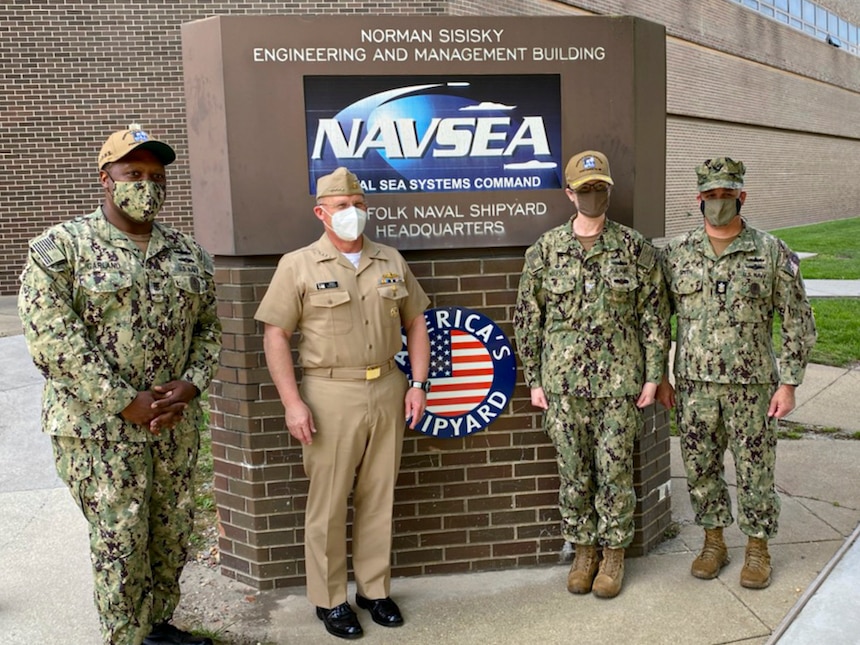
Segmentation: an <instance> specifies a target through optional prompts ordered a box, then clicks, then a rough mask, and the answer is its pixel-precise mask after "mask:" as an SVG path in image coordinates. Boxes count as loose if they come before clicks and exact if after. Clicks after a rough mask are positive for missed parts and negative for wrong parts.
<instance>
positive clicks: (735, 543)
mask: <svg viewBox="0 0 860 645" xmlns="http://www.w3.org/2000/svg"><path fill="white" fill-rule="evenodd" d="M2 336H6V337H2ZM858 377H860V373H858V371H855V370H845V369H838V368H830V367H823V366H818V365H810V366H809V369H808V372H807V378H806V381H805V382H804V384H803V385H802V386H801V387H800V388H799V389H798V392H797V394H798V408H797V410H795V412H793V413H792V415H791V416H790V417H789V418H790V420H792V421H798V422H800V423H809V424H814V425H819V426H831V427H834V428H840V429H841V430H842V431H844V432H848V433H853V432H860V387H858V386H860V382H858ZM41 383H42V379H41V376H40V375H39V374H38V372H36V370H35V368H34V367H33V365H32V363H31V361H30V358H29V355H28V353H27V350H26V347H25V345H24V342H23V337H22V336H20V324H19V323H18V320H17V316H16V315H15V308H14V298H12V297H0V445H2V449H0V518H2V519H1V520H0V522H2V524H0V526H2V527H3V531H2V532H0V553H2V555H3V556H4V561H5V562H6V563H7V564H6V566H5V567H4V572H3V573H2V575H0V644H8V645H20V644H22V643H36V642H39V643H41V642H49V643H85V644H88V643H92V644H97V643H99V642H100V639H99V633H98V622H97V618H96V613H95V609H94V607H93V604H92V579H91V573H90V562H89V557H88V538H87V531H86V525H85V523H84V520H83V518H82V517H81V516H80V513H79V512H78V510H77V509H76V507H75V506H74V503H73V502H72V499H71V497H70V496H69V494H68V491H67V490H66V489H65V487H64V486H63V485H62V484H61V483H60V482H59V480H58V479H57V477H56V475H55V473H54V469H53V463H52V459H51V455H50V445H49V441H48V438H47V437H46V436H45V435H43V434H42V433H41V432H40V430H39V398H40V393H41ZM671 460H672V461H671V464H672V466H671V476H672V481H671V486H672V488H671V494H672V495H671V500H672V514H673V519H674V521H675V522H677V524H678V529H679V531H678V534H677V536H675V537H673V538H671V539H669V540H667V541H666V542H664V543H662V544H661V545H660V546H659V547H658V548H657V549H655V550H654V551H653V552H652V553H650V554H648V555H647V556H644V557H640V558H631V559H629V560H628V561H627V567H626V569H627V571H626V576H625V585H624V590H623V591H622V593H621V595H619V596H618V598H616V599H614V600H611V601H603V600H599V599H597V598H594V597H592V596H584V597H579V596H572V595H571V594H569V593H568V592H567V590H566V588H565V581H566V577H567V569H568V566H569V565H568V564H567V563H560V564H559V565H558V566H549V567H542V568H529V569H517V570H510V571H498V572H486V573H474V574H466V575H453V576H425V577H420V578H408V579H403V578H398V579H395V580H394V581H393V583H392V595H394V596H395V597H396V599H397V600H398V602H399V603H400V605H401V607H402V608H403V611H404V614H405V616H406V619H407V624H406V625H405V626H404V627H402V628H400V629H397V630H391V629H385V628H383V627H379V626H377V625H375V624H374V623H372V622H371V621H370V620H369V619H367V616H366V614H365V613H364V612H360V617H362V618H363V621H362V623H363V625H364V627H365V634H366V635H365V638H364V639H363V642H367V643H398V644H403V643H409V644H410V645H422V644H428V645H429V644H432V645H438V644H439V643H455V642H456V643H460V644H464V645H470V644H474V645H490V644H500V645H508V644H511V645H520V644H530V643H537V642H543V643H549V644H555V643H558V644H559V645H561V644H562V643H565V644H571V643H574V644H575V643H587V642H594V643H614V642H629V643H647V644H657V643H666V644H667V645H679V644H680V645H686V644H709V645H715V644H721V643H748V644H756V645H763V644H765V643H768V644H770V643H773V644H776V643H778V644H779V645H807V644H812V643H827V644H828V645H848V644H849V643H850V644H852V645H855V644H857V643H860V611H858V609H860V597H858V591H857V589H858V588H860V544H858V543H860V540H858V539H857V532H856V529H857V526H858V521H860V486H858V485H857V481H858V464H860V441H851V440H843V439H833V438H830V437H817V438H810V439H801V440H794V441H792V440H781V441H780V442H779V448H778V462H777V472H776V475H777V486H778V488H779V490H780V494H781V497H782V504H783V510H782V514H781V517H780V531H779V535H778V536H777V537H776V538H775V539H774V540H773V541H772V542H771V554H772V556H773V565H774V576H773V583H772V584H771V586H770V587H769V588H768V589H765V590H761V591H753V590H749V589H744V588H742V587H741V586H740V584H739V582H738V577H739V575H740V568H741V566H742V564H743V547H744V544H745V542H746V540H745V537H744V536H743V535H742V534H741V533H740V531H739V530H738V529H737V526H736V525H735V526H732V527H731V528H729V529H727V530H726V539H727V541H728V544H729V547H730V551H731V555H732V562H731V564H729V565H728V566H727V567H726V568H725V569H723V571H722V573H721V575H720V577H719V578H717V579H716V580H712V581H702V580H698V579H695V578H693V577H691V576H690V574H689V569H690V563H691V562H692V560H693V558H694V557H695V555H696V553H697V551H698V549H699V548H700V546H701V530H700V529H699V528H698V527H696V526H695V525H694V523H693V514H692V509H691V508H690V503H689V500H688V497H687V494H686V484H685V478H684V474H683V469H682V466H681V461H680V453H679V448H678V442H677V440H676V439H673V442H672V455H671ZM727 474H728V476H729V481H730V483H731V484H732V486H733V487H734V469H733V467H732V464H731V459H730V458H729V459H728V460H727ZM733 492H734V490H733ZM196 584H201V583H199V582H197V583H196ZM205 584H213V585H219V586H221V585H223V586H224V589H225V593H235V594H245V593H248V590H247V588H244V587H242V586H241V585H237V584H236V583H235V582H234V581H232V580H228V579H226V578H224V577H223V576H220V575H218V574H217V573H215V572H211V579H209V580H208V581H207V582H206V583H205ZM183 591H184V593H185V595H186V597H189V598H190V597H193V596H194V594H195V591H196V590H195V589H194V588H193V586H191V584H190V583H186V582H185V580H184V589H183ZM352 591H354V589H353V590H351V593H352ZM256 598H257V601H256V602H255V603H253V609H252V612H251V614H249V616H248V617H245V616H243V617H241V618H240V620H239V622H238V623H237V624H233V625H232V626H231V627H230V629H229V632H230V633H236V634H243V635H244V636H247V637H253V638H254V639H255V640H257V641H259V642H260V643H274V644H277V645H287V644H311V643H321V642H330V643H337V642H340V641H339V640H337V639H335V638H334V637H330V636H328V635H327V634H326V633H325V631H324V629H323V627H322V624H321V623H320V622H319V621H318V620H317V618H316V617H315V616H314V614H313V612H312V608H311V607H310V605H309V604H308V603H307V601H306V599H305V598H304V590H303V589H301V588H297V589H283V590H277V591H269V592H262V593H260V594H258V595H257V596H256ZM234 618H235V617H233V616H229V615H226V616H224V617H223V621H221V622H220V623H219V624H216V625H205V626H206V627H209V628H212V629H218V628H219V627H223V626H224V625H229V624H230V623H231V622H232V621H233V619H234Z"/></svg>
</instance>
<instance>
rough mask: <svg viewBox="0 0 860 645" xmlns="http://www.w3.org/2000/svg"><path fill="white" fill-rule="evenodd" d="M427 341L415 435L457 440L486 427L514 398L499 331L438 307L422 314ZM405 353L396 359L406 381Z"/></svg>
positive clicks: (507, 347)
mask: <svg viewBox="0 0 860 645" xmlns="http://www.w3.org/2000/svg"><path fill="white" fill-rule="evenodd" d="M424 319H425V320H426V321H427V333H428V336H429V338H430V370H429V381H430V392H429V393H428V394H427V409H426V410H425V412H424V416H422V417H421V420H420V421H419V423H418V424H417V425H416V426H415V430H416V431H418V432H420V433H422V434H426V435H428V436H431V437H436V438H440V439H456V438H461V437H465V436H467V435H470V434H473V433H475V432H478V431H480V430H483V429H484V428H486V427H487V426H489V425H490V424H491V423H492V422H493V421H494V420H495V419H497V418H498V417H499V416H501V415H502V414H504V412H505V410H506V409H507V406H508V404H509V403H510V400H511V396H512V395H513V392H514V384H515V383H516V377H517V363H516V359H515V358H514V350H513V348H512V347H511V343H510V341H508V338H507V336H506V335H505V333H504V331H502V329H501V328H500V327H499V326H498V325H497V324H496V323H495V322H493V321H492V320H491V319H490V318H488V317H487V316H485V315H484V314H482V313H481V312H479V311H474V310H472V309H466V308H464V307H439V308H436V309H428V310H427V311H425V312H424ZM403 341H404V348H403V351H401V352H400V353H399V354H398V355H397V356H396V357H395V358H396V360H397V362H398V364H399V365H400V369H401V370H402V371H403V372H404V373H405V374H406V375H407V376H408V377H409V379H410V380H411V378H412V376H411V374H412V371H411V366H410V363H409V355H408V352H407V348H406V334H405V332H404V334H403Z"/></svg>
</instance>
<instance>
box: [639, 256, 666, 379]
mask: <svg viewBox="0 0 860 645" xmlns="http://www.w3.org/2000/svg"><path fill="white" fill-rule="evenodd" d="M637 267H638V271H639V274H640V276H641V279H640V288H639V292H638V294H637V303H636V304H637V308H638V315H639V329H640V332H639V333H640V343H641V345H642V350H643V352H644V355H645V380H646V381H647V382H649V383H659V382H660V381H661V379H662V378H663V372H664V369H665V367H666V363H667V360H668V356H669V336H670V328H669V315H670V314H669V299H668V297H667V293H666V292H667V290H666V285H665V283H664V282H663V269H662V267H661V263H660V258H659V257H658V254H657V251H656V249H655V248H654V247H653V246H652V245H651V244H650V243H648V242H645V244H644V245H643V247H642V250H641V252H640V254H639V259H638V260H637Z"/></svg>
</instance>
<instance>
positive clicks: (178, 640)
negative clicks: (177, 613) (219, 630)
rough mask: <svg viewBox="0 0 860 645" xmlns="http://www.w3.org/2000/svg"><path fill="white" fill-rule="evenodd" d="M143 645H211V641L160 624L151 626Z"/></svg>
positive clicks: (167, 624) (166, 624)
mask: <svg viewBox="0 0 860 645" xmlns="http://www.w3.org/2000/svg"><path fill="white" fill-rule="evenodd" d="M143 645H212V639H211V638H206V637H205V636H195V635H194V634H189V633H188V632H184V631H182V630H181V629H179V628H177V627H174V626H173V625H171V624H170V623H160V624H158V625H153V627H152V631H151V632H149V636H147V637H146V638H144V639H143Z"/></svg>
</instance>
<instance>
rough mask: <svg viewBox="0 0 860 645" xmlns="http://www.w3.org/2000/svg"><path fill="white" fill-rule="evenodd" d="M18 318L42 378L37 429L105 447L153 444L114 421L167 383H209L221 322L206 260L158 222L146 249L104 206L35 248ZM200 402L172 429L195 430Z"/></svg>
mask: <svg viewBox="0 0 860 645" xmlns="http://www.w3.org/2000/svg"><path fill="white" fill-rule="evenodd" d="M18 312H19V315H20V317H21V320H22V321H23V324H24V336H25V338H26V341H27V345H28V346H29V349H30V354H31V355H32V357H33V361H34V363H35V364H36V366H37V367H38V368H39V370H40V371H41V372H42V374H43V375H44V376H45V378H46V379H47V380H46V382H45V391H44V402H43V412H42V420H43V429H44V431H45V432H47V433H49V434H52V435H62V436H71V437H80V438H82V439H87V438H93V439H101V440H108V441H158V440H159V438H158V437H157V436H155V435H153V434H151V433H150V432H149V430H148V429H147V428H146V427H144V426H139V425H136V424H132V423H129V422H128V421H126V420H125V419H123V418H122V417H121V416H120V413H121V412H122V410H123V409H125V408H126V407H127V406H128V405H129V404H130V403H131V402H132V401H133V400H134V398H135V396H137V393H138V392H139V391H145V390H147V389H149V388H151V387H152V386H153V385H159V384H163V383H167V382H169V381H172V380H184V381H189V382H191V383H193V384H194V385H195V386H196V387H197V389H198V390H200V392H204V391H205V390H206V389H207V388H208V387H209V382H210V380H211V379H212V377H213V375H214V373H215V370H216V369H217V366H218V354H219V352H220V349H221V323H220V321H219V319H218V314H217V310H216V300H215V282H214V267H213V264H212V259H211V258H210V257H209V255H208V254H207V253H206V251H204V250H203V249H202V248H201V247H200V246H199V245H198V244H197V242H195V241H194V239H193V238H191V237H190V236H188V235H185V234H183V233H180V232H178V231H175V230H173V229H171V228H168V227H165V226H162V225H161V224H158V223H156V224H155V225H154V226H153V228H152V237H151V239H150V242H149V246H148V248H147V251H146V253H145V254H144V253H143V251H141V250H140V248H139V247H138V246H137V244H135V243H134V242H133V241H132V240H131V239H129V238H128V237H127V236H126V235H125V234H124V233H123V232H122V231H120V230H119V229H117V228H116V227H114V226H113V225H112V224H111V223H110V222H108V220H107V218H106V217H105V215H104V213H103V212H102V210H101V208H99V209H98V210H96V211H95V212H94V213H92V214H90V215H87V216H85V217H79V218H76V219H74V220H71V221H69V222H65V223H62V224H58V225H57V226H54V227H52V228H50V229H48V230H47V231H46V232H45V233H43V234H42V235H41V236H40V237H37V238H35V239H34V240H32V241H31V242H30V249H29V256H28V258H27V264H26V266H25V268H24V271H23V273H22V274H21V290H20V292H19V297H18ZM199 398H200V397H195V399H194V400H193V401H191V403H190V404H189V407H188V408H186V410H185V412H184V413H183V417H182V420H181V421H180V422H179V423H178V424H177V426H176V428H177V429H178V430H182V429H183V428H186V427H187V428H188V429H189V430H196V429H197V426H196V425H195V424H198V423H199V421H200V418H201V412H200V409H199V408H200V403H199Z"/></svg>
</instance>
